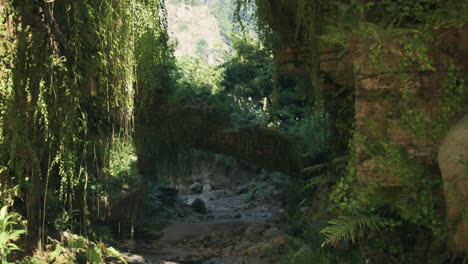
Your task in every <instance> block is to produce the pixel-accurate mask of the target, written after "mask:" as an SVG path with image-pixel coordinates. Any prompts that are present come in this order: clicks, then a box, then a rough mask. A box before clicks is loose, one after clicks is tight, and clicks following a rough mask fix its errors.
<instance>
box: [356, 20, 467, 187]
mask: <svg viewBox="0 0 468 264" xmlns="http://www.w3.org/2000/svg"><path fill="white" fill-rule="evenodd" d="M433 36H434V37H433V39H432V41H431V43H430V52H429V57H430V58H431V60H432V61H433V66H434V68H435V70H434V71H428V70H426V69H424V68H422V67H420V66H411V67H409V68H407V69H403V70H401V69H399V68H397V67H398V66H399V65H401V61H402V59H403V58H402V56H401V54H400V53H401V51H402V50H404V48H403V47H402V46H401V45H400V44H399V43H398V42H396V41H388V42H386V43H384V47H383V48H384V49H385V50H391V51H392V52H389V53H388V54H385V55H382V60H381V61H382V65H379V66H375V64H374V63H373V62H372V60H371V54H370V52H369V49H368V47H367V46H366V45H368V44H364V43H361V44H359V47H358V48H357V51H358V52H356V55H355V57H354V58H353V67H354V79H355V89H356V102H355V112H356V113H355V118H356V129H357V133H358V134H359V136H361V137H362V138H365V141H366V142H364V143H362V144H360V146H359V144H358V147H357V152H358V156H359V162H360V165H359V167H358V180H359V181H360V182H362V183H369V182H378V183H380V184H382V185H387V186H392V185H399V184H400V182H399V179H397V177H380V178H379V176H381V175H379V174H378V173H376V170H377V169H378V165H377V164H379V163H382V161H384V160H385V157H378V156H375V155H372V154H370V153H368V152H369V151H366V148H368V147H369V145H370V144H369V143H372V142H378V141H379V140H381V139H382V138H388V139H389V141H390V143H391V144H393V145H395V146H401V147H403V148H405V149H406V150H407V151H408V154H409V158H410V159H413V160H416V161H418V162H420V163H422V164H426V165H435V164H436V162H437V156H436V153H437V148H438V145H439V143H440V140H441V138H440V139H436V140H433V139H432V138H431V137H429V136H415V135H414V133H413V131H412V130H411V129H410V128H404V127H403V125H402V124H401V122H400V121H401V117H400V116H403V115H406V116H408V117H409V118H411V120H409V121H408V122H409V123H410V124H409V125H410V126H412V125H415V126H417V125H418V123H417V122H418V121H417V120H415V119H417V118H418V117H419V115H420V116H422V118H424V122H425V123H427V124H429V127H432V126H435V125H437V119H438V118H440V116H441V114H442V110H443V109H442V107H441V103H440V100H439V99H440V98H442V97H443V96H444V91H445V90H444V89H445V88H446V87H445V86H444V84H443V83H444V82H443V81H444V79H445V78H446V77H447V72H448V69H449V68H450V67H451V65H452V63H453V64H455V65H459V66H463V67H464V68H463V67H462V68H461V69H460V70H459V71H458V74H460V76H461V77H462V78H467V77H468V67H467V66H468V60H467V58H468V39H467V37H466V36H468V27H465V28H461V29H456V28H448V29H439V30H436V31H434V32H433ZM393 51H400V52H393ZM403 91H404V92H405V94H404V93H403ZM405 97H409V98H411V99H410V100H411V101H409V103H410V104H411V110H413V109H414V110H415V111H417V112H418V113H419V115H415V116H412V115H411V114H409V115H408V109H405V107H404V104H405V101H404V100H405V99H404V98H405ZM413 120H414V123H411V122H413ZM425 131H426V129H425ZM418 133H421V132H418ZM424 133H425V132H424ZM383 169H395V168H386V167H384V168H383ZM396 170H398V168H396ZM394 174H396V175H398V173H394Z"/></svg>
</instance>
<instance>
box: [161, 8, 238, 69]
mask: <svg viewBox="0 0 468 264" xmlns="http://www.w3.org/2000/svg"><path fill="white" fill-rule="evenodd" d="M213 1H214V0H204V1H202V2H200V3H198V4H195V5H188V4H180V3H177V4H173V3H171V1H170V2H169V3H168V5H167V13H168V27H169V28H168V29H169V35H170V36H171V38H172V39H173V40H174V42H175V44H176V50H175V56H176V57H181V56H193V57H200V58H202V59H204V60H206V61H207V62H208V63H209V64H219V63H222V62H223V58H224V55H225V54H226V52H228V51H229V46H228V43H227V42H228V41H227V39H226V37H225V36H223V34H222V31H221V27H220V25H219V21H218V19H217V18H216V17H215V16H213V14H212V12H211V10H210V7H209V4H213ZM172 2H174V1H172ZM177 2H180V1H177ZM205 3H206V4H207V5H205Z"/></svg>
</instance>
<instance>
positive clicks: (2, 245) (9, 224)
mask: <svg viewBox="0 0 468 264" xmlns="http://www.w3.org/2000/svg"><path fill="white" fill-rule="evenodd" d="M20 219H21V216H20V215H19V214H18V213H14V212H8V206H4V207H2V209H0V261H1V263H2V264H8V263H10V262H8V260H7V259H8V255H10V253H11V252H13V251H16V250H20V248H19V247H18V246H17V245H16V244H15V243H13V242H14V241H15V240H17V239H18V238H19V237H20V236H21V235H22V234H24V233H26V227H24V226H23V225H21V224H20V222H19V220H20ZM18 225H19V227H17V226H18Z"/></svg>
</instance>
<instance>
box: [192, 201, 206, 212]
mask: <svg viewBox="0 0 468 264" xmlns="http://www.w3.org/2000/svg"><path fill="white" fill-rule="evenodd" d="M191 207H192V210H193V211H194V212H196V213H200V214H207V213H208V210H207V209H206V204H205V201H203V200H202V199H200V198H197V199H195V201H193V203H192V205H191Z"/></svg>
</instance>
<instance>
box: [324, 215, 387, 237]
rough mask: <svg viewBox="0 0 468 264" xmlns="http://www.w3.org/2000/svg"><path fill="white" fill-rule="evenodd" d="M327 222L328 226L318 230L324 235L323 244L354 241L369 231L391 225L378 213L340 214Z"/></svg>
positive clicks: (379, 229) (373, 231)
mask: <svg viewBox="0 0 468 264" xmlns="http://www.w3.org/2000/svg"><path fill="white" fill-rule="evenodd" d="M328 223H329V226H327V227H325V228H324V229H323V230H322V231H320V232H321V233H322V234H323V235H324V236H325V244H338V243H339V242H340V241H341V240H345V241H352V242H356V241H357V240H358V239H360V238H363V237H364V236H366V235H368V234H369V233H376V232H379V231H381V230H382V229H383V228H385V227H387V226H392V223H391V222H389V221H388V220H387V219H385V218H382V217H380V216H378V215H352V216H346V215H340V216H338V218H336V219H333V220H330V221H329V222H328ZM393 225H395V224H394V223H393Z"/></svg>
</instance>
